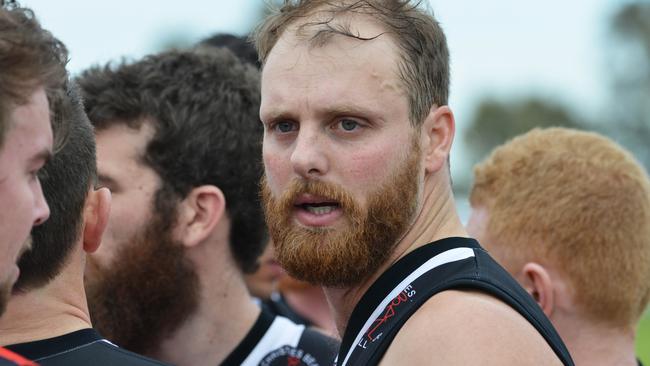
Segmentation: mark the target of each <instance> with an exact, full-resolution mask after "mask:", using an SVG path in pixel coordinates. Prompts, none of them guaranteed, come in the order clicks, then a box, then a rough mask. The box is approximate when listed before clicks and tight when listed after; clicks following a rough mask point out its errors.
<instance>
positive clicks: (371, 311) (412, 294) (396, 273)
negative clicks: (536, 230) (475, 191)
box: [337, 238, 573, 366]
mask: <svg viewBox="0 0 650 366" xmlns="http://www.w3.org/2000/svg"><path fill="white" fill-rule="evenodd" d="M449 289H471V290H478V291H481V292H483V293H487V294H490V295H492V296H494V297H496V298H498V299H500V300H501V301H503V302H505V303H506V304H508V305H509V306H511V307H512V308H514V309H515V310H517V311H518V312H519V313H520V314H521V315H522V316H523V317H524V318H526V320H528V322H530V323H531V324H532V325H533V326H534V327H535V329H537V331H538V332H539V333H540V334H541V335H542V336H543V337H544V339H545V340H546V341H547V342H548V344H549V345H550V346H551V348H552V349H553V351H554V352H555V354H556V355H557V356H558V358H559V359H560V360H561V361H562V363H563V364H564V365H573V360H572V359H571V356H570V355H569V352H568V351H567V349H566V346H565V345H564V343H563V342H562V340H561V339H560V337H559V335H558V334H557V332H556V331H555V329H554V328H553V326H552V325H551V322H550V321H549V320H548V319H547V318H546V316H545V315H544V313H543V312H542V310H541V309H540V308H539V306H538V305H537V304H536V303H535V301H534V300H533V299H532V298H531V297H530V296H529V295H528V293H527V292H526V291H525V290H524V289H523V288H522V287H521V286H519V284H518V283H517V282H516V281H515V280H514V279H513V278H512V276H510V275H509V274H508V272H506V270H504V269H503V268H502V267H501V266H500V265H499V264H497V263H496V262H495V261H494V260H493V259H492V258H491V257H490V256H489V255H488V254H487V252H486V251H485V250H484V249H482V248H481V246H480V245H479V244H478V242H477V241H476V240H474V239H468V238H446V239H442V240H439V241H436V242H434V243H430V244H427V245H425V246H423V247H420V248H418V249H416V250H414V251H413V252H411V253H409V254H407V255H406V256H404V257H403V258H401V259H400V260H399V261H397V262H396V263H395V264H394V265H393V266H391V267H390V268H389V269H388V270H386V272H384V273H383V274H382V275H381V276H380V277H379V278H378V279H377V281H375V283H373V284H372V286H370V288H369V289H368V291H366V293H365V294H364V295H363V297H362V298H361V300H360V301H359V303H358V304H357V306H356V307H355V308H354V310H353V312H352V315H351V317H350V321H349V322H348V326H347V329H346V332H345V334H344V336H343V341H342V343H341V349H340V351H339V355H338V357H337V363H338V365H340V366H352V365H355V366H356V365H364V366H366V365H377V364H378V363H379V362H380V361H381V359H382V357H383V356H384V353H385V352H386V350H387V349H388V347H389V346H390V344H391V342H392V341H393V339H394V338H395V336H396V335H397V332H399V330H400V328H401V327H402V326H403V325H404V323H405V322H406V321H407V320H408V318H409V317H410V316H411V315H413V313H415V311H417V309H418V308H419V307H420V306H421V305H422V304H424V303H425V302H426V301H427V300H428V299H430V298H431V297H432V296H434V295H435V294H437V293H439V292H441V291H445V290H449Z"/></svg>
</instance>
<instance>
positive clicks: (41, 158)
mask: <svg viewBox="0 0 650 366" xmlns="http://www.w3.org/2000/svg"><path fill="white" fill-rule="evenodd" d="M66 61H67V51H66V49H65V47H64V46H63V45H62V44H61V42H59V41H58V40H57V39H56V38H54V37H53V36H52V35H51V34H50V33H49V32H47V31H46V30H44V29H42V28H41V26H40V24H39V23H38V21H36V19H35V18H34V14H33V13H32V12H31V11H30V10H28V9H25V8H21V7H19V6H18V5H17V4H15V3H11V4H6V5H5V4H4V2H3V1H1V2H0V202H2V205H3V206H2V208H1V209H0V258H1V261H0V314H1V313H2V312H4V310H5V306H6V302H7V300H8V298H9V296H10V294H11V289H12V286H13V284H14V282H15V281H16V279H17V277H18V273H19V272H18V267H17V266H16V261H17V258H18V256H19V253H20V252H21V251H23V250H24V249H26V248H27V247H28V245H29V244H28V243H29V240H28V237H29V232H30V230H31V229H32V227H33V226H34V225H39V224H41V223H42V222H43V221H45V220H46V219H47V217H48V215H49V208H48V206H47V203H46V202H45V199H44V198H43V192H42V190H41V187H40V182H39V179H38V176H37V173H38V171H39V169H40V168H41V167H42V166H43V165H44V164H45V162H46V161H47V160H48V158H49V157H50V156H51V154H52V150H53V134H52V126H51V120H50V108H49V105H50V104H56V102H57V98H58V96H59V93H60V92H61V91H62V90H63V86H64V84H65V80H66V71H65V63H66ZM5 359H10V360H11V361H5ZM0 364H1V365H4V364H31V362H29V361H27V360H24V359H22V358H20V357H18V356H17V355H15V354H13V353H11V352H9V351H7V350H5V349H0Z"/></svg>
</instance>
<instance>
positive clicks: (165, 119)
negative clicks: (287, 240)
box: [79, 47, 265, 272]
mask: <svg viewBox="0 0 650 366" xmlns="http://www.w3.org/2000/svg"><path fill="white" fill-rule="evenodd" d="M79 84H80V85H81V88H82V90H83V93H84V99H85V105H86V111H87V113H88V116H89V118H90V120H91V122H92V123H93V124H94V125H95V128H96V129H98V130H102V129H106V128H109V127H111V126H113V125H116V124H125V125H127V126H129V127H131V128H134V129H138V128H140V126H141V125H142V124H143V123H146V122H149V123H151V124H152V127H154V129H155V133H154V136H153V137H152V138H151V140H150V141H149V143H148V145H147V147H146V151H145V153H144V156H143V157H142V158H143V161H144V162H145V164H147V165H148V166H150V167H151V168H153V170H154V171H155V172H156V173H157V174H158V175H159V176H160V178H161V180H162V187H161V190H162V192H166V191H168V192H173V193H175V195H176V198H182V197H185V196H186V195H187V194H188V193H189V192H190V190H191V189H193V188H194V187H198V186H200V185H206V184H209V185H214V186H216V187H218V188H219V189H221V191H222V192H223V193H224V195H225V197H226V210H227V213H228V215H229V218H230V220H231V227H230V248H231V251H232V253H233V257H234V258H235V260H236V262H237V263H238V264H239V266H240V268H241V270H242V271H244V272H250V271H253V270H254V269H255V267H256V261H257V258H258V257H259V255H260V254H261V253H262V250H263V248H264V245H265V243H264V241H263V231H264V219H263V214H262V209H261V205H260V201H259V197H258V191H259V188H258V184H259V180H260V178H261V175H262V163H261V155H262V152H261V139H262V131H263V127H262V124H261V122H260V121H259V106H260V91H259V72H258V71H257V70H255V69H254V68H253V67H252V66H250V65H246V64H244V63H242V62H241V61H240V60H238V59H237V58H236V57H235V56H234V55H233V54H232V53H231V52H230V51H228V50H226V49H220V48H211V47H203V48H200V49H196V50H190V51H169V52H165V53H161V54H157V55H151V56H148V57H145V58H144V59H142V60H141V61H138V62H135V63H131V64H129V63H122V64H120V65H118V66H117V67H111V65H108V66H106V67H103V68H100V67H94V68H92V69H90V70H87V71H85V72H83V73H82V75H81V77H80V78H79ZM159 192H160V191H159ZM157 196H158V197H157V198H160V195H157ZM167 199H168V200H169V198H168V197H167ZM158 203H160V202H158Z"/></svg>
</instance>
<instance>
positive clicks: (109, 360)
mask: <svg viewBox="0 0 650 366" xmlns="http://www.w3.org/2000/svg"><path fill="white" fill-rule="evenodd" d="M6 348H8V349H10V350H11V351H13V352H16V353H18V354H21V355H23V356H25V357H27V358H29V359H31V360H34V361H35V362H37V363H38V364H39V365H44V366H47V365H51V366H55V365H61V366H63V365H66V366H76V365H79V366H88V365H93V366H104V365H106V366H109V365H125V366H161V365H165V364H164V363H162V362H159V361H154V360H152V359H149V358H147V357H144V356H141V355H138V354H135V353H133V352H129V351H127V350H125V349H123V348H120V347H117V346H116V345H114V344H113V343H111V342H109V341H107V340H106V339H104V338H102V337H101V336H100V335H99V334H98V333H97V332H96V331H95V330H94V329H90V328H88V329H82V330H78V331H76V332H72V333H68V334H65V335H62V336H59V337H54V338H48V339H43V340H40V341H33V342H27V343H18V344H13V345H10V346H7V347H6Z"/></svg>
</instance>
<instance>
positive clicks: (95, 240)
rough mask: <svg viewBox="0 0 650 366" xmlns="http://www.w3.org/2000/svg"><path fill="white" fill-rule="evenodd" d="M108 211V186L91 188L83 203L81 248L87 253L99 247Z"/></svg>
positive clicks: (109, 208) (109, 205) (109, 194)
mask: <svg viewBox="0 0 650 366" xmlns="http://www.w3.org/2000/svg"><path fill="white" fill-rule="evenodd" d="M110 212H111V191H109V190H108V188H98V189H96V190H95V189H91V190H90V192H89V193H88V197H86V203H85V205H84V226H83V228H84V230H83V248H84V250H85V251H86V252H87V253H93V252H95V251H96V250H97V249H98V248H99V245H100V244H101V242H102V235H104V230H105V229H106V225H107V224H108V216H109V214H110Z"/></svg>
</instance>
